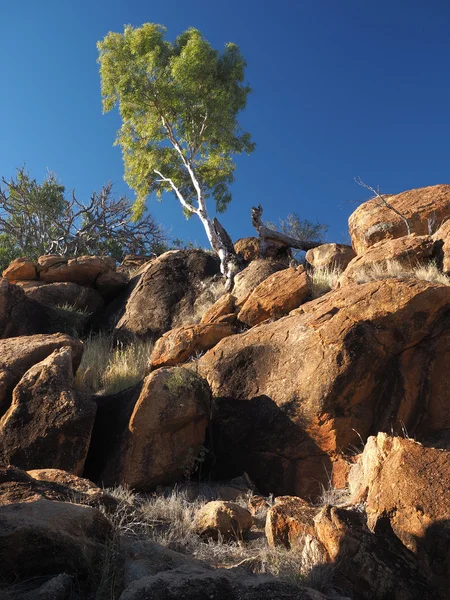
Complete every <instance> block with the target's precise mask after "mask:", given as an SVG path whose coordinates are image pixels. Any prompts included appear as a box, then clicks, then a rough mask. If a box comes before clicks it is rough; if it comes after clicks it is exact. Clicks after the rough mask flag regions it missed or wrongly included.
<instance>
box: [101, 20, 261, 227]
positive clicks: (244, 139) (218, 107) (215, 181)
mask: <svg viewBox="0 0 450 600" xmlns="http://www.w3.org/2000/svg"><path fill="white" fill-rule="evenodd" d="M165 32H166V29H165V28H164V27H162V26H161V25H155V24H152V23H146V24H144V25H143V26H142V27H139V28H136V29H134V28H133V27H131V26H130V25H128V26H126V27H125V30H124V32H123V34H119V33H109V34H108V35H107V36H106V37H105V38H104V40H103V41H101V42H99V43H98V49H99V63H100V75H101V90H102V97H103V110H104V112H108V111H110V110H112V109H113V108H114V107H115V106H118V107H119V111H120V115H121V117H122V127H121V129H120V130H119V133H118V136H117V140H116V143H117V144H119V145H120V146H121V148H122V153H123V159H124V164H125V180H126V181H127V183H128V184H129V185H130V187H131V188H132V189H134V190H135V192H136V196H137V199H136V203H135V216H136V217H139V216H140V215H141V214H142V212H143V209H144V206H145V200H146V198H147V196H148V195H149V194H150V193H152V192H155V193H156V194H157V197H158V198H160V197H161V194H162V193H163V192H165V191H174V186H173V185H172V183H173V184H174V185H175V187H176V188H177V189H178V191H179V193H180V194H181V196H182V197H183V198H184V201H185V205H184V209H185V213H187V214H189V212H190V211H189V206H193V205H194V201H195V199H196V198H198V189H196V186H195V184H194V182H193V178H192V176H191V174H190V172H189V169H192V170H193V171H194V172H195V178H196V180H197V182H198V184H199V186H200V187H201V192H202V194H203V197H204V198H207V197H212V198H214V200H215V204H216V209H217V210H218V211H219V212H222V211H224V210H225V209H226V206H227V204H228V202H230V200H231V193H230V190H229V185H230V184H231V183H232V181H233V172H234V169H235V165H234V163H233V160H232V156H233V154H236V153H242V152H248V153H249V152H251V151H252V150H253V149H254V144H253V143H252V142H251V141H250V136H249V134H248V133H245V132H243V131H242V130H241V128H240V127H239V124H238V122H237V114H238V113H239V112H240V111H241V110H242V109H243V108H244V107H245V105H246V102H247V96H248V94H249V93H250V88H249V87H248V86H247V85H245V84H244V83H243V82H244V69H245V66H246V63H245V60H244V58H243V57H242V55H241V53H240V51H239V48H238V47H237V46H236V45H235V44H231V43H230V44H227V45H226V46H225V49H224V51H223V52H222V53H221V52H219V51H217V50H214V49H213V48H212V47H211V45H210V44H209V42H208V41H207V40H205V39H204V37H203V36H202V34H201V33H200V32H199V31H198V30H197V29H193V28H191V29H188V30H187V31H185V32H184V33H182V34H181V35H180V36H178V37H177V38H176V40H175V41H174V42H173V43H171V42H168V41H167V40H165V39H164V35H165ZM157 171H158V172H159V173H160V174H161V175H158V173H157ZM178 197H179V196H178ZM179 199H180V197H179ZM180 201H181V200H180Z"/></svg>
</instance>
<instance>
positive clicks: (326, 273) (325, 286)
mask: <svg viewBox="0 0 450 600" xmlns="http://www.w3.org/2000/svg"><path fill="white" fill-rule="evenodd" d="M341 273H342V270H341V269H338V268H337V267H324V268H322V269H314V271H312V272H311V273H309V275H308V277H309V285H310V289H311V296H312V297H313V298H319V297H320V296H323V295H324V294H326V293H327V292H330V291H331V290H332V289H333V288H334V286H335V285H336V283H337V280H338V279H339V276H340V275H341Z"/></svg>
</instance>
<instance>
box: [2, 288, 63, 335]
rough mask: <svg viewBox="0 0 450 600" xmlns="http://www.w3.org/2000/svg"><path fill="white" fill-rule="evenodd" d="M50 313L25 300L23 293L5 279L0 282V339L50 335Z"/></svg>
mask: <svg viewBox="0 0 450 600" xmlns="http://www.w3.org/2000/svg"><path fill="white" fill-rule="evenodd" d="M50 331H51V318H50V312H49V310H48V309H46V308H45V307H44V306H42V305H41V304H39V303H38V302H36V301H35V300H32V299H31V298H27V296H26V295H25V293H24V291H23V290H21V289H20V287H18V286H17V285H13V284H11V283H9V281H8V280H7V279H1V280H0V339H5V338H10V337H17V336H19V335H33V334H35V333H50Z"/></svg>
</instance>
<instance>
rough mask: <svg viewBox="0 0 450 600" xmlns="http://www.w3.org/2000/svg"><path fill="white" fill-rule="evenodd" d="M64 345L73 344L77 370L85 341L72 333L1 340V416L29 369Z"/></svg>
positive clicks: (71, 345) (69, 345)
mask: <svg viewBox="0 0 450 600" xmlns="http://www.w3.org/2000/svg"><path fill="white" fill-rule="evenodd" d="M64 347H70V348H72V361H73V363H72V365H73V371H74V372H75V371H76V370H77V369H78V366H79V364H80V362H81V356H82V354H83V344H82V343H81V342H80V341H79V340H75V339H74V338H71V337H69V336H68V335H63V334H61V333H57V334H54V335H30V336H21V337H14V338H8V339H6V340H0V357H1V358H0V416H2V415H3V414H4V413H5V412H6V410H7V409H8V407H9V405H10V403H11V395H12V391H13V389H14V387H15V386H16V385H17V384H18V383H19V381H20V379H21V377H22V376H23V375H24V374H25V372H26V371H28V369H30V368H31V367H32V366H33V365H35V364H36V363H38V362H40V361H42V360H44V358H46V357H47V356H49V355H50V354H51V353H52V352H53V351H54V350H56V349H57V348H64Z"/></svg>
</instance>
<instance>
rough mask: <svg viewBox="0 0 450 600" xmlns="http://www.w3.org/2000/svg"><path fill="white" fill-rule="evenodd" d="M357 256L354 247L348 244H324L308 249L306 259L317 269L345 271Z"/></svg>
mask: <svg viewBox="0 0 450 600" xmlns="http://www.w3.org/2000/svg"><path fill="white" fill-rule="evenodd" d="M355 256H356V254H355V251H354V250H353V248H352V247H351V246H347V245H346V244H322V245H321V246H317V248H311V250H308V252H307V253H306V261H307V262H308V263H309V264H310V265H311V266H313V267H314V268H315V269H338V270H339V271H343V270H344V269H345V268H346V267H347V265H348V263H349V262H350V261H351V260H352V258H355Z"/></svg>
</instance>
